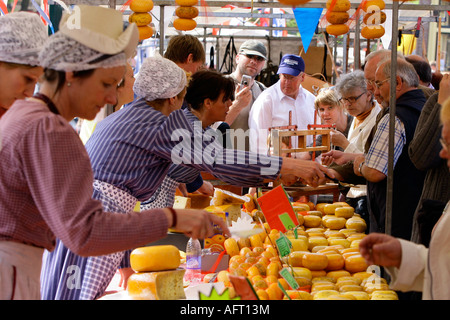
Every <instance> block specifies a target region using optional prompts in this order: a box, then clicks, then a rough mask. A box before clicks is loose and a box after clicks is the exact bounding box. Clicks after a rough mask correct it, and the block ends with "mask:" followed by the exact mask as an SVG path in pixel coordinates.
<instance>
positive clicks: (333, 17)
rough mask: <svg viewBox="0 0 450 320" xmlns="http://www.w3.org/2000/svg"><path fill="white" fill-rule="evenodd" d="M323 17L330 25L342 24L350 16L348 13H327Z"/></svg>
mask: <svg viewBox="0 0 450 320" xmlns="http://www.w3.org/2000/svg"><path fill="white" fill-rule="evenodd" d="M325 17H326V19H327V21H328V22H329V23H331V24H342V23H346V22H347V21H348V19H349V18H350V15H349V14H348V12H339V11H327V13H326V14H325Z"/></svg>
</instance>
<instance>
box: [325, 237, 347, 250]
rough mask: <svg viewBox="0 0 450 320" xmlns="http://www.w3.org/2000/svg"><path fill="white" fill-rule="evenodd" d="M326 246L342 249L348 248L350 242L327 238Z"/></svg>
mask: <svg viewBox="0 0 450 320" xmlns="http://www.w3.org/2000/svg"><path fill="white" fill-rule="evenodd" d="M328 244H329V245H330V246H335V245H341V246H343V247H344V248H349V247H350V245H351V242H350V241H349V240H348V239H343V238H328Z"/></svg>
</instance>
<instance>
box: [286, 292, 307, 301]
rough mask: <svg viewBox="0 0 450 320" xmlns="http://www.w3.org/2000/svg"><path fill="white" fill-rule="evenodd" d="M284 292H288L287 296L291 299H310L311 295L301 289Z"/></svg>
mask: <svg viewBox="0 0 450 320" xmlns="http://www.w3.org/2000/svg"><path fill="white" fill-rule="evenodd" d="M286 293H287V294H288V296H289V298H291V300H312V299H313V297H312V295H311V293H309V292H306V291H302V290H286ZM283 299H285V300H286V299H288V297H284V298H283Z"/></svg>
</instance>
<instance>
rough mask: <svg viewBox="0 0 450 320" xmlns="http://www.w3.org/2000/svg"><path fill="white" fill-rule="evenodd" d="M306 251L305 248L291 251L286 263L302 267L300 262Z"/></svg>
mask: <svg viewBox="0 0 450 320" xmlns="http://www.w3.org/2000/svg"><path fill="white" fill-rule="evenodd" d="M306 252H308V251H306V250H303V251H292V252H291V253H290V254H289V255H288V263H289V264H290V265H291V266H292V267H303V264H302V259H303V255H304V254H305V253H306Z"/></svg>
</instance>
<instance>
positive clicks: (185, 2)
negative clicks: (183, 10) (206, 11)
mask: <svg viewBox="0 0 450 320" xmlns="http://www.w3.org/2000/svg"><path fill="white" fill-rule="evenodd" d="M175 3H176V4H177V5H179V6H185V7H189V6H195V5H197V3H198V0H175Z"/></svg>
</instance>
